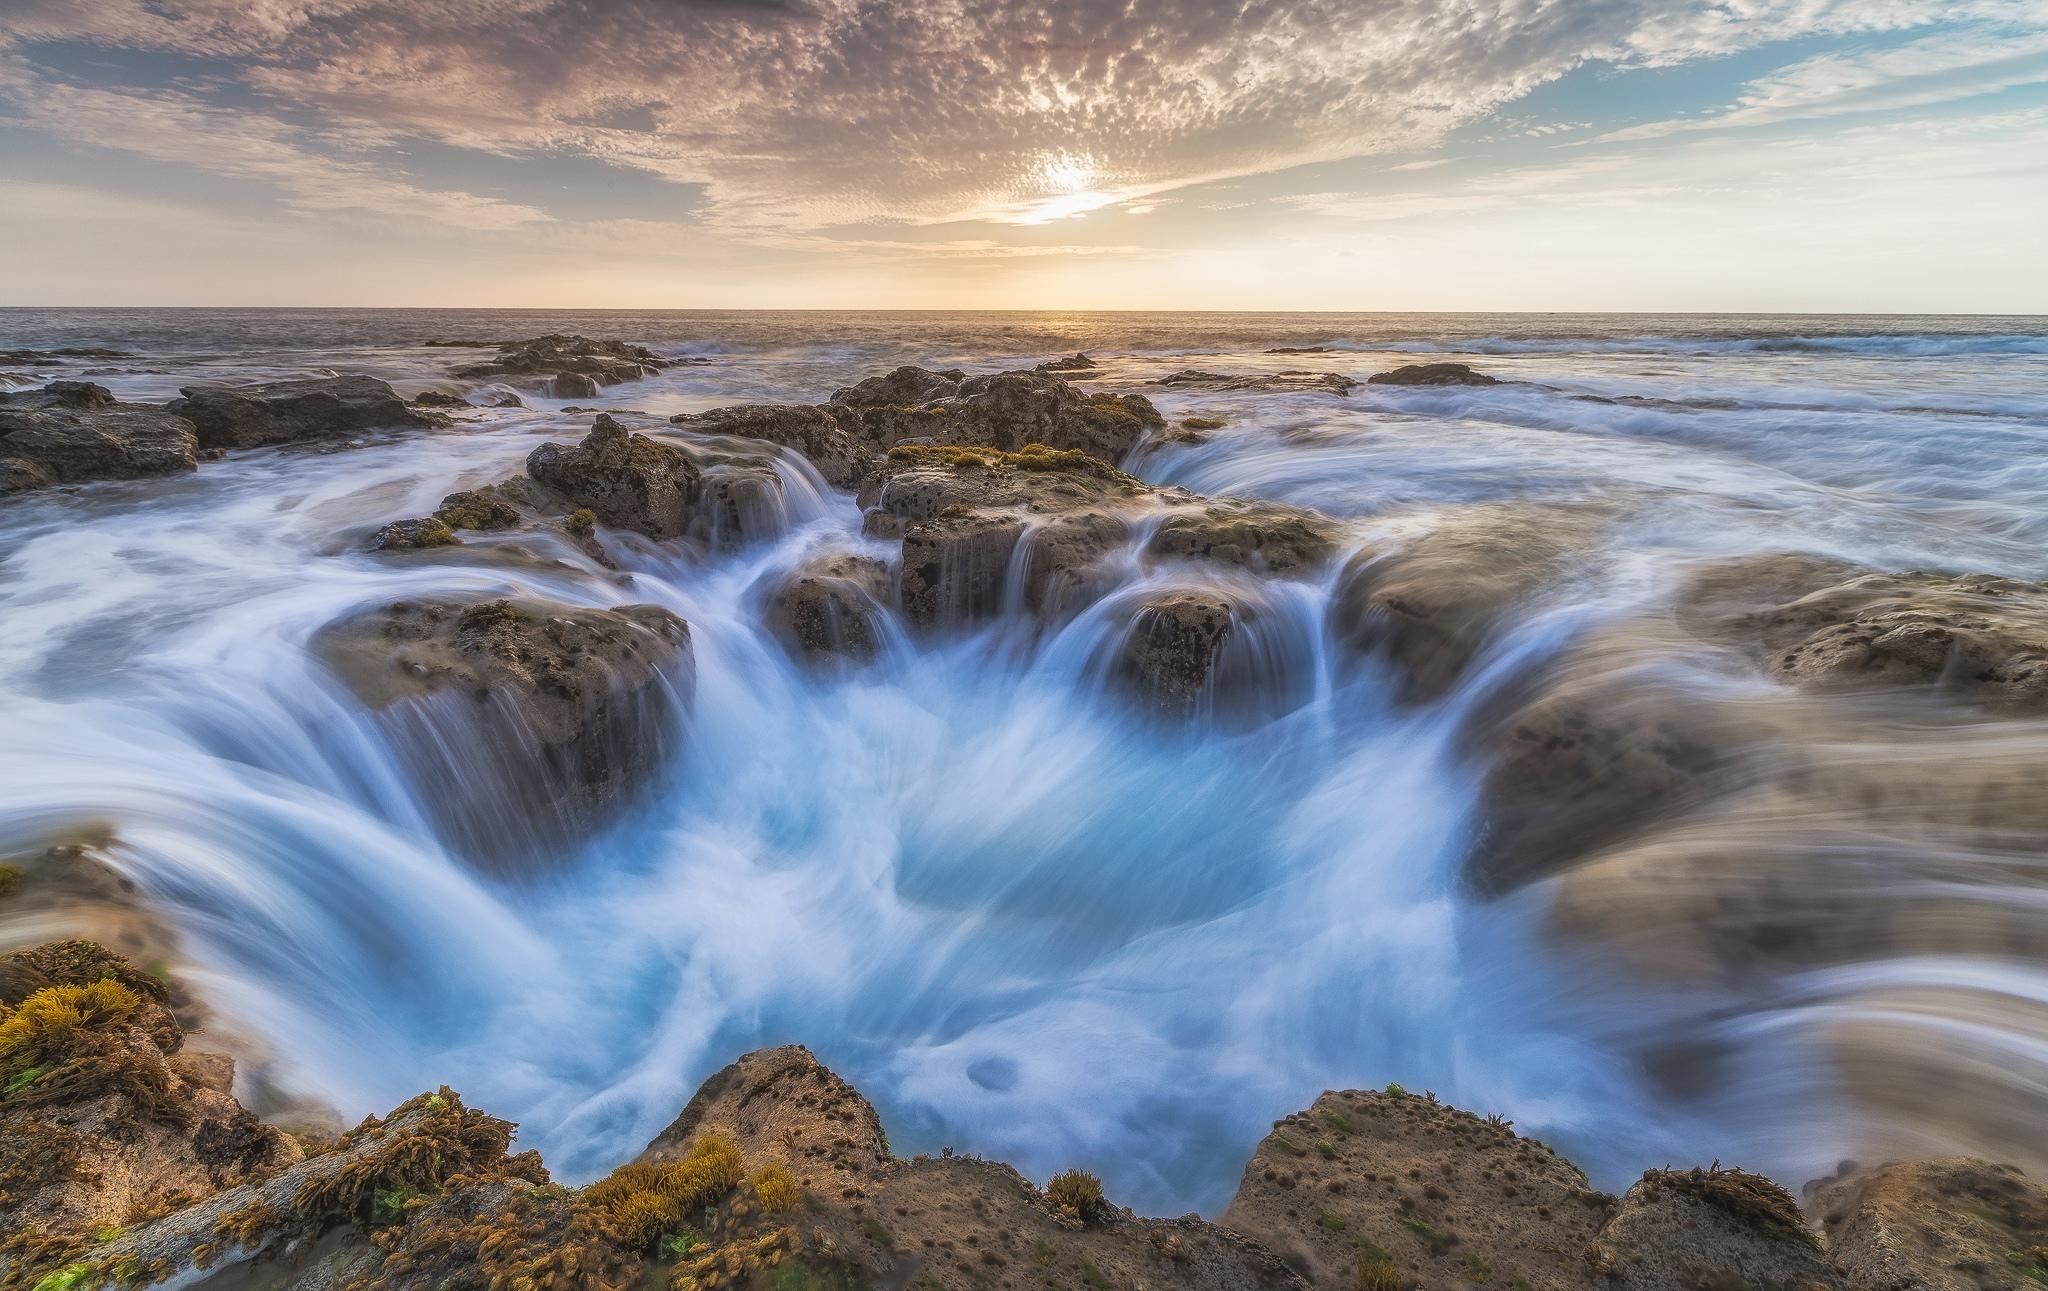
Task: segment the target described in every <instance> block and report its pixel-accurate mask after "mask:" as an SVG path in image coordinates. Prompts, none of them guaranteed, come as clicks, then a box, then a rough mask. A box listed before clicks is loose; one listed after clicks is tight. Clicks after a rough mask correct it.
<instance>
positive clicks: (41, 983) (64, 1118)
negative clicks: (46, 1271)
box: [0, 941, 300, 1286]
mask: <svg viewBox="0 0 2048 1291" xmlns="http://www.w3.org/2000/svg"><path fill="white" fill-rule="evenodd" d="M0 983H4V984H5V987H4V989H0V1005H4V1006H6V1007H5V1008H0V1019H4V1020H5V1022H6V1023H7V1024H8V1025H7V1030H6V1031H4V1032H0V1084H5V1086H6V1089H7V1094H6V1097H5V1098H4V1099H0V1162H5V1163H6V1164H5V1165H4V1166H0V1229H4V1230H5V1231H6V1232H8V1233H9V1234H14V1235H20V1236H23V1237H28V1236H33V1235H34V1234H35V1233H36V1232H38V1231H40V1232H42V1233H43V1234H46V1235H48V1237H49V1238H51V1239H53V1240H54V1239H56V1238H58V1236H59V1235H61V1234H67V1233H81V1232H91V1231H92V1230H94V1229H96V1228H102V1227H112V1228H115V1229H118V1228H120V1227H121V1226H122V1225H124V1224H127V1223H129V1222H131V1220H132V1219H133V1217H134V1216H136V1215H138V1214H144V1215H146V1214H150V1213H161V1212H162V1211H163V1210H165V1209H167V1208H169V1207H170V1206H173V1205H179V1204H183V1203H184V1202H186V1201H189V1200H190V1199H191V1198H193V1197H197V1196H203V1195H205V1194H207V1193H210V1192H213V1191H215V1190H217V1189H220V1188H223V1187H232V1186H234V1185H237V1184H240V1183H242V1182H244V1181H245V1180H248V1179H251V1178H255V1177H260V1176H262V1175H265V1174H268V1173H269V1172H271V1171H274V1170H277V1169H281V1168H283V1167H285V1166H287V1165H289V1164H290V1163H292V1162H294V1161H297V1160H298V1159H299V1156H300V1153H299V1150H298V1148H297V1147H295V1146H294V1145H293V1144H292V1143H291V1142H290V1141H289V1140H288V1139H286V1138H285V1137H284V1136H283V1135H282V1134H279V1133H278V1132H277V1131H276V1130H274V1129H271V1128H270V1127H268V1126H265V1125H262V1124H260V1123H259V1122H257V1120H256V1119H255V1118H254V1117H253V1116H251V1115H249V1114H248V1113H247V1112H246V1111H244V1110H243V1109H242V1108H241V1107H240V1105H238V1104H237V1103H236V1102H235V1101H234V1099H233V1098H232V1097H230V1096H229V1095H228V1094H227V1093H226V1092H225V1091H224V1090H222V1089H221V1088H219V1087H218V1079H217V1074H216V1075H214V1076H209V1077H207V1078H205V1079H202V1080H199V1081H195V1080H193V1079H191V1078H190V1076H189V1075H188V1073H191V1072H193V1071H194V1069H195V1067H197V1066H202V1065H203V1064H195V1063H193V1062H189V1061H188V1062H182V1063H181V1062H180V1061H179V1051H180V1049H181V1048H182V1047H183V1045H184V1039H185V1036H184V1031H183V1030H182V1029H181V1028H180V1027H179V1026H178V1024H177V1022H176V1021H174V1020H173V1018H172V1017H171V1014H170V1012H169V1011H168V1008H167V1003H168V1001H169V998H170V996H169V992H168V991H167V989H166V988H165V987H164V985H163V984H162V983H161V982H158V981H157V980H156V979H154V978H152V977H150V976H148V975H147V974H144V973H142V972H140V971H139V970H137V969H136V968H134V966H132V965H130V964H128V963H126V962H125V961H124V960H122V959H121V958H120V957H118V956H116V955H113V954H111V953H110V952H107V951H105V950H104V949H102V948H100V947H98V946H94V945H92V944H91V943H88V942H76V941H74V942H63V943H53V944H50V945H46V946H41V947H37V948H35V949H33V950H24V951H16V952H13V953H11V954H8V955H4V956H0ZM10 1010H11V1016H10V1015H9V1014H10ZM46 1016H47V1017H51V1018H53V1019H54V1018H57V1017H59V1016H61V1017H62V1018H65V1019H69V1023H68V1025H62V1026H60V1025H59V1024H58V1023H57V1022H56V1021H51V1022H49V1023H47V1024H44V1025H37V1023H36V1021H35V1019H39V1018H43V1017H46ZM22 1249H23V1248H22V1247H20V1246H17V1245H15V1244H14V1243H12V1242H9V1243H7V1244H6V1245H5V1246H0V1252H5V1254H0V1266H4V1265H5V1263H6V1261H7V1258H8V1256H9V1255H12V1256H13V1257H14V1259H16V1260H17V1261H22V1260H25V1259H26V1258H30V1257H25V1256H24V1255H23V1254H22V1253H21V1252H22ZM29 1249H30V1250H33V1249H34V1248H33V1247H30V1248H29ZM64 1253H65V1251H64V1250H63V1248H62V1247H61V1245H60V1246H59V1247H58V1249H57V1250H56V1251H55V1252H49V1251H46V1252H45V1258H49V1257H51V1256H52V1255H55V1256H61V1255H63V1254H64ZM6 1272H7V1271H6V1270H5V1269H4V1268H0V1279H4V1278H5V1276H6ZM20 1284H21V1285H23V1286H30V1285H34V1284H35V1279H33V1278H28V1279H24V1280H22V1281H21V1282H20ZM10 1285H12V1283H10Z"/></svg>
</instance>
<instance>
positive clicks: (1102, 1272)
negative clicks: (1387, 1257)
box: [594, 1046, 1307, 1291]
mask: <svg viewBox="0 0 2048 1291" xmlns="http://www.w3.org/2000/svg"><path fill="white" fill-rule="evenodd" d="M707 1140H711V1141H719V1140H722V1141H725V1142H729V1143H731V1144H732V1145H734V1146H735V1147H737V1149H738V1153H739V1156H740V1157H741V1159H742V1160H743V1161H744V1162H745V1163H746V1167H747V1168H748V1169H752V1170H758V1169H761V1168H763V1167H769V1168H774V1167H781V1168H784V1169H787V1170H788V1171H789V1172H790V1173H791V1174H792V1175H793V1176H794V1179H795V1182H796V1184H797V1185H798V1187H799V1188H800V1189H801V1190H802V1193H803V1195H804V1196H805V1198H806V1199H807V1206H806V1207H805V1208H802V1209H799V1210H797V1211H795V1212H793V1213H792V1214H790V1215H780V1216H779V1215H775V1214H772V1213H771V1214H770V1215H768V1216H767V1217H766V1222H768V1223H771V1224H792V1225H794V1226H795V1228H796V1230H797V1231H796V1232H795V1234H794V1235H793V1237H792V1238H791V1239H786V1240H785V1245H784V1246H783V1247H781V1248H780V1249H782V1250H789V1251H794V1253H795V1254H794V1257H793V1258H792V1259H791V1260H790V1262H791V1263H792V1264H794V1265H795V1267H796V1268H797V1269H800V1270H802V1269H806V1268H808V1269H809V1270H810V1271H811V1273H810V1275H811V1276H812V1277H813V1278H818V1280H819V1281H820V1282H828V1281H829V1279H825V1278H819V1275H818V1273H817V1271H816V1270H818V1269H819V1268H821V1267H823V1268H828V1269H829V1268H834V1267H836V1268H838V1269H840V1270H843V1275H842V1276H843V1279H844V1282H843V1284H849V1285H855V1286H861V1285H868V1286H919V1287H925V1288H929V1289H931V1291H970V1289H971V1288H981V1287H986V1286H988V1285H990V1284H991V1282H992V1280H994V1279H998V1278H1002V1277H1005V1276H1006V1275H1008V1276H1022V1277H1028V1278H1029V1279H1030V1280H1031V1282H1032V1283H1033V1284H1036V1283H1037V1282H1038V1281H1040V1280H1041V1279H1048V1280H1050V1279H1058V1280H1059V1284H1060V1285H1065V1284H1066V1282H1067V1281H1069V1280H1071V1281H1074V1282H1076V1283H1079V1284H1085V1285H1090V1286H1162V1287H1163V1286H1172V1287H1188V1288H1197V1289H1200V1291H1223V1289H1225V1288H1229V1289H1231V1291H1239V1289H1242V1291H1254V1289H1259V1288H1271V1289H1272V1291H1281V1289H1283V1288H1284V1289H1286V1291H1306V1287H1307V1284H1306V1283H1304V1282H1303V1281H1302V1280H1301V1279H1300V1277H1299V1276H1297V1275H1296V1274H1294V1273H1293V1272H1292V1271H1291V1270H1289V1269H1288V1268H1287V1267H1286V1266H1285V1265H1284V1264H1282V1263H1281V1262H1280V1261H1279V1260H1278V1259H1276V1258H1275V1257H1274V1256H1273V1254H1272V1253H1271V1252H1269V1251H1267V1250H1265V1249H1264V1248H1262V1247H1260V1246H1259V1245H1258V1244H1256V1243H1255V1242H1251V1241H1247V1240H1245V1239H1244V1238H1241V1237H1239V1236H1236V1235H1234V1234H1232V1233H1229V1232H1225V1231H1224V1230H1222V1229H1221V1228H1219V1227H1217V1226H1215V1225H1211V1224H1206V1223H1203V1222H1202V1221H1201V1220H1199V1219H1196V1218H1194V1217H1192V1216H1190V1217H1189V1218H1186V1219H1180V1220H1148V1219H1139V1218H1137V1217H1135V1216H1133V1215H1132V1214H1131V1213H1130V1212H1129V1211H1127V1210H1121V1209H1119V1208H1117V1207H1115V1206H1112V1205H1109V1204H1108V1203H1106V1202H1098V1203H1095V1204H1093V1205H1091V1206H1089V1207H1088V1209H1087V1211H1086V1212H1085V1214H1084V1213H1082V1212H1080V1211H1079V1210H1078V1209H1067V1210H1063V1209H1062V1208H1061V1206H1060V1205H1059V1204H1058V1203H1056V1202H1054V1201H1053V1200H1052V1199H1051V1198H1049V1197H1048V1196H1047V1195H1045V1194H1043V1193H1041V1192H1040V1191H1039V1190H1038V1189H1037V1188H1034V1187H1032V1185H1031V1184H1030V1183H1029V1182H1028V1181H1027V1180H1025V1179H1024V1178H1023V1177H1022V1176H1020V1175H1019V1174H1018V1173H1017V1172H1016V1171H1015V1170H1012V1169H1011V1168H1010V1167H1008V1166H1005V1165H1001V1164H998V1163H996V1162H991V1161H983V1160H980V1159H979V1158H969V1157H962V1156H954V1155H951V1154H950V1153H948V1154H947V1155H944V1156H940V1157H918V1158H916V1159H914V1160H910V1161H903V1160H898V1159H896V1158H895V1157H893V1156H891V1155H890V1152H889V1146H888V1139H887V1137H886V1136H885V1135H884V1134H883V1132H882V1125H881V1119H880V1118H879V1117H878V1116H876V1114H875V1110H874V1108H873V1107H872V1106H871V1105H869V1103H868V1101H867V1100H866V1099H865V1098H863V1097H861V1095H860V1093H859V1092H858V1091H857V1090H855V1089H854V1088H853V1087H852V1086H851V1085H848V1084H847V1083H846V1082H845V1081H843V1080H841V1079H840V1078H839V1077H838V1076H836V1075H834V1074H833V1073H832V1072H831V1071H829V1070H828V1069H826V1068H825V1067H824V1066H823V1065H822V1064H820V1063H819V1062H818V1060H817V1059H816V1058H814V1057H812V1056H811V1054H810V1052H809V1051H808V1050H805V1049H802V1048H799V1047H796V1046H790V1047H787V1048H782V1049H766V1050H760V1051H757V1052H755V1053H750V1054H748V1055H746V1056H745V1057H743V1058H741V1059H740V1060H739V1061H738V1062H735V1063H733V1064H732V1065H731V1066H729V1067H726V1068H725V1069H724V1070H722V1071H720V1072H718V1073H717V1074H716V1075H714V1076H712V1077H711V1079H709V1080H707V1081H705V1082H704V1085H703V1087H702V1088H701V1089H700V1090H698V1092H697V1095H696V1097H694V1098H692V1099H691V1100H690V1105H689V1106H688V1107H687V1108H686V1109H684V1112H683V1114H682V1116H680V1117H679V1118H677V1120H676V1121H675V1123H674V1124H672V1125H670V1126H669V1127H668V1128H667V1129H666V1130H664V1131H662V1133H661V1134H660V1135H659V1136H658V1137H657V1138H656V1139H655V1140H654V1141H653V1142H652V1143H651V1144H649V1145H648V1148H647V1151H646V1152H645V1153H643V1154H642V1157H641V1162H643V1163H648V1164H657V1163H661V1162H669V1161H675V1160H678V1159H680V1158H682V1157H684V1156H685V1155H686V1154H687V1153H688V1151H689V1150H690V1148H691V1147H692V1146H693V1145H697V1144H702V1143H704V1142H706V1141H707ZM629 1168H630V1167H629ZM594 1191H595V1190H594ZM749 1232H750V1230H748V1229H747V1228H746V1227H744V1226H740V1227H738V1228H737V1229H736V1231H735V1233H734V1236H733V1237H732V1238H729V1239H727V1240H728V1242H729V1245H728V1247H727V1249H728V1250H730V1249H732V1247H734V1246H737V1247H739V1248H740V1250H739V1251H738V1252H735V1254H739V1255H741V1261H740V1263H741V1267H745V1264H744V1262H743V1261H744V1255H743V1252H744V1251H745V1250H746V1249H748V1248H749V1246H751V1247H752V1249H760V1246H759V1242H760V1239H759V1238H750V1237H749ZM771 1249H776V1248H771ZM730 1258H731V1257H728V1256H724V1255H721V1256H719V1258H718V1260H717V1261H715V1262H710V1266H711V1267H729V1264H728V1261H729V1260H730ZM721 1280H722V1279H721ZM791 1284H792V1285H805V1286H808V1285H814V1284H816V1283H813V1282H805V1281H795V1280H792V1283H791ZM835 1284H838V1283H835Z"/></svg>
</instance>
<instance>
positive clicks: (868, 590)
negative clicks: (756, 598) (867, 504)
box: [764, 552, 891, 663]
mask: <svg viewBox="0 0 2048 1291" xmlns="http://www.w3.org/2000/svg"><path fill="white" fill-rule="evenodd" d="M890 583H891V576H890V572H889V566H888V565H887V564H886V563H884V562H883V561H881V560H878V559H876V558H875V557H873V556H863V555H858V554H855V553H853V552H827V553H825V554H823V555H820V556H814V557H812V558H810V559H809V560H806V561H804V562H803V563H802V564H800V565H798V566H796V567H795V568H794V569H792V570H790V571H788V573H786V574H784V575H782V576H781V578H780V579H779V580H778V581H777V582H776V583H775V585H774V587H773V589H772V590H771V591H770V592H769V594H768V598H767V604H766V608H765V610H764V615H765V617H766V619H767V622H768V628H769V631H771V632H773V633H774V634H775V639H776V640H777V641H779V642H781V643H782V647H783V649H785V650H787V651H789V653H790V655H791V656H792V657H794V658H797V659H801V660H804V661H806V662H810V663H825V662H829V661H833V660H844V661H846V662H849V663H868V662H871V661H873V660H874V658H875V657H876V656H877V655H878V654H880V653H881V650H882V642H883V639H884V638H883V633H884V631H885V629H884V627H883V624H882V619H883V616H884V615H885V614H886V613H887V610H886V609H885V607H886V606H887V605H888V604H889V601H890Z"/></svg>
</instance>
